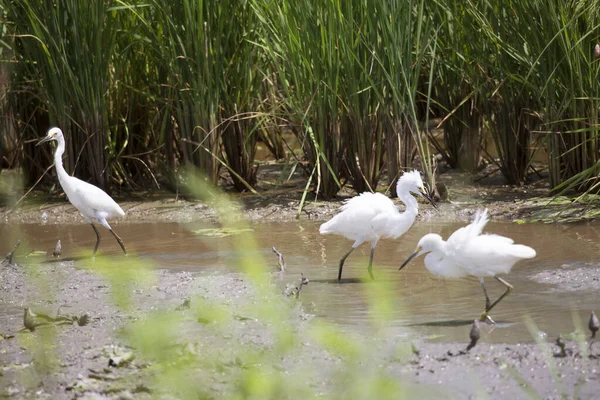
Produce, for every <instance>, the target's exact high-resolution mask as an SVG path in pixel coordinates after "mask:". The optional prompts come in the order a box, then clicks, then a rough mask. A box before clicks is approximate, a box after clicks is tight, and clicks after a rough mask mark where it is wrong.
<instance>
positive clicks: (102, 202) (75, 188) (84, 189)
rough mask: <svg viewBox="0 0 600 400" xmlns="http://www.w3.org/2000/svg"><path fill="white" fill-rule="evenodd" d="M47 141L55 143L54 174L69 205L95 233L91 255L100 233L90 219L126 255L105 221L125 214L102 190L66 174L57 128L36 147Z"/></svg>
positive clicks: (61, 135) (62, 139) (119, 239)
mask: <svg viewBox="0 0 600 400" xmlns="http://www.w3.org/2000/svg"><path fill="white" fill-rule="evenodd" d="M48 141H56V142H57V146H56V152H55V153H54V165H55V166H56V174H57V175H58V181H59V183H60V186H61V187H62V188H63V190H64V192H65V194H66V195H67V198H68V199H69V201H70V202H71V204H73V205H74V206H75V208H77V209H78V210H79V212H80V213H81V215H82V216H83V217H84V218H85V219H86V220H87V221H88V222H89V223H90V224H91V225H92V228H94V232H95V233H96V246H95V247H94V253H93V255H94V256H95V255H96V251H97V250H98V245H99V244H100V232H98V229H97V228H96V226H95V225H94V222H93V220H92V218H93V219H95V220H96V221H98V223H99V224H100V225H102V226H104V227H105V228H106V229H108V230H109V231H110V233H112V235H113V236H114V237H115V239H117V242H118V243H119V245H120V246H121V249H123V253H125V255H127V251H126V250H125V244H124V243H123V241H122V240H121V238H120V237H119V236H118V235H117V234H116V233H115V232H114V231H113V230H112V228H111V227H110V225H109V224H108V222H107V221H106V220H107V218H111V217H114V216H123V215H125V212H124V211H123V210H122V209H121V207H119V205H118V204H117V203H116V202H115V201H114V200H113V199H112V198H111V197H110V196H109V195H108V194H106V192H104V191H103V190H102V189H100V188H98V187H96V186H94V185H91V184H89V183H87V182H84V181H82V180H80V179H77V178H75V177H74V176H70V175H69V174H67V171H65V168H64V167H63V163H62V155H63V153H64V152H65V139H64V136H63V133H62V131H61V130H60V129H59V128H52V129H50V130H49V131H48V134H47V135H46V137H45V138H44V139H42V140H40V141H39V142H38V143H37V145H36V146H39V145H40V144H42V143H45V142H48Z"/></svg>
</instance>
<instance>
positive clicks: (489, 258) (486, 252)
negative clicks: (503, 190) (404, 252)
mask: <svg viewBox="0 0 600 400" xmlns="http://www.w3.org/2000/svg"><path fill="white" fill-rule="evenodd" d="M488 220H489V219H488V210H487V209H485V210H484V211H483V212H482V211H481V210H479V211H477V213H476V214H475V219H474V220H473V222H472V223H471V224H469V225H467V226H465V227H462V228H460V229H458V230H456V232H454V233H453V234H452V235H450V237H449V238H448V240H447V241H444V240H443V239H442V237H441V236H440V235H437V234H435V233H430V234H427V235H425V236H423V237H422V238H421V240H419V243H418V244H417V249H416V250H415V252H414V253H413V254H412V255H411V256H410V257H409V258H408V259H407V260H406V261H405V262H404V263H403V264H402V266H401V267H400V269H402V268H404V267H405V266H406V265H407V264H408V263H409V262H410V260H412V259H413V258H414V257H417V256H420V255H422V254H425V253H429V254H427V256H426V257H425V266H426V267H427V269H428V270H429V272H431V273H432V274H434V275H436V276H439V277H442V278H461V277H464V276H468V275H471V276H476V277H477V278H479V283H480V284H481V287H482V289H483V294H484V295H485V311H484V312H483V314H481V317H480V319H481V320H482V321H483V320H486V319H489V320H490V321H491V322H492V323H493V322H494V321H493V320H492V319H491V318H490V317H489V316H488V312H489V311H490V310H491V309H492V308H494V307H495V306H496V305H497V304H498V303H500V301H501V300H502V299H503V298H504V297H506V296H507V295H508V294H509V293H510V292H511V291H512V290H513V286H512V285H511V284H510V283H508V282H507V281H505V280H504V279H502V278H500V277H499V276H496V275H497V274H507V273H509V272H510V270H511V268H512V267H513V265H515V263H517V262H518V261H520V260H524V259H528V258H533V257H535V255H536V253H535V250H534V249H532V248H531V247H528V246H524V245H522V244H514V241H513V240H512V239H510V238H507V237H504V236H499V235H493V234H482V232H483V228H484V227H485V225H486V224H487V223H488ZM484 277H493V278H494V279H496V280H497V281H498V282H500V283H502V284H503V285H504V286H505V287H506V291H505V292H504V293H503V294H502V295H501V296H500V297H499V298H498V300H496V301H494V302H493V303H491V302H490V298H489V296H488V294H487V290H486V289H485V286H484V284H483V278H484Z"/></svg>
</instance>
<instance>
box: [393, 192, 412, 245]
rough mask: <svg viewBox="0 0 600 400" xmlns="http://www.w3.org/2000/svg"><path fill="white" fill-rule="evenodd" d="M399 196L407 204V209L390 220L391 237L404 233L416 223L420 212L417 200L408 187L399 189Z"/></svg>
mask: <svg viewBox="0 0 600 400" xmlns="http://www.w3.org/2000/svg"><path fill="white" fill-rule="evenodd" d="M398 198H399V199H400V201H402V202H403V203H404V205H405V207H406V208H405V211H404V212H403V213H399V214H396V215H394V216H393V217H392V218H390V220H389V221H388V229H389V230H390V236H391V237H398V236H400V235H403V234H404V233H405V232H406V231H407V230H408V229H409V228H410V227H411V226H412V224H414V222H415V219H416V217H417V213H418V212H419V206H418V205H417V200H416V199H415V198H414V197H413V196H412V194H410V192H409V191H408V190H407V189H404V190H402V191H398Z"/></svg>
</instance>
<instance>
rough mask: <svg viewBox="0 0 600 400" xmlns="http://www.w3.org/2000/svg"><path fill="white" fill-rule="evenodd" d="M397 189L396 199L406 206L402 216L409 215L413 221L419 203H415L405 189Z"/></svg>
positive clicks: (415, 200)
mask: <svg viewBox="0 0 600 400" xmlns="http://www.w3.org/2000/svg"><path fill="white" fill-rule="evenodd" d="M398 189H399V190H397V192H398V198H399V199H400V201H401V202H403V203H404V205H405V206H406V210H405V211H404V214H405V215H411V216H412V218H413V219H414V218H416V216H417V214H418V212H419V203H418V202H417V199H415V198H414V196H413V195H412V194H410V192H409V191H408V189H405V188H403V187H399V188H398Z"/></svg>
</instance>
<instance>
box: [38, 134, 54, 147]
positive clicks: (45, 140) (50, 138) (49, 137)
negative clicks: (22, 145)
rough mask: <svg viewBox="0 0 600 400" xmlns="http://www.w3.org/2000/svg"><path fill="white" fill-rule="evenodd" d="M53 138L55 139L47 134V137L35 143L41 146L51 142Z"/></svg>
mask: <svg viewBox="0 0 600 400" xmlns="http://www.w3.org/2000/svg"><path fill="white" fill-rule="evenodd" d="M53 139H54V137H53V136H46V137H45V138H43V139H42V140H40V141H39V142H37V143H36V144H35V145H36V146H39V145H40V144H42V143H46V142H49V141H51V140H53Z"/></svg>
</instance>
